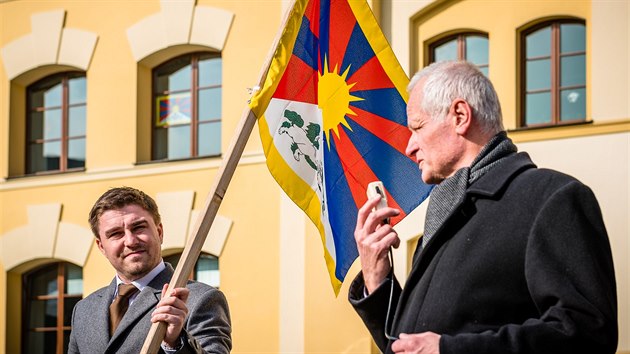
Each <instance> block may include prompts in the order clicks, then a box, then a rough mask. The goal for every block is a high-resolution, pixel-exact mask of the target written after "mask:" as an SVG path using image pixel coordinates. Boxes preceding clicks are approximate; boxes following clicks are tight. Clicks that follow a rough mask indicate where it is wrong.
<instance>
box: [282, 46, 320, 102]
mask: <svg viewBox="0 0 630 354" xmlns="http://www.w3.org/2000/svg"><path fill="white" fill-rule="evenodd" d="M273 97H274V98H281V99H285V100H289V101H298V102H305V103H312V104H316V103H317V72H316V71H315V70H313V68H311V67H310V66H309V65H308V64H306V63H305V62H304V61H303V60H302V59H300V58H298V57H297V56H295V55H291V59H290V60H289V64H288V65H287V68H286V70H285V72H284V74H283V75H282V79H281V80H280V82H279V83H278V88H277V89H276V92H274V94H273Z"/></svg>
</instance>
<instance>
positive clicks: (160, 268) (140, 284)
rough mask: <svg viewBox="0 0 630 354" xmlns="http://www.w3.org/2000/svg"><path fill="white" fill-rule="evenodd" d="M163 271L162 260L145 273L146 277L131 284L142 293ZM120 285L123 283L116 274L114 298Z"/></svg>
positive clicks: (164, 266)
mask: <svg viewBox="0 0 630 354" xmlns="http://www.w3.org/2000/svg"><path fill="white" fill-rule="evenodd" d="M164 269H166V265H165V264H164V260H162V261H160V263H159V264H158V265H157V266H155V268H153V269H152V270H151V271H150V272H149V273H147V275H145V276H143V277H142V278H140V279H136V280H134V281H132V282H131V284H133V285H134V286H135V287H136V288H138V290H140V291H142V290H143V289H144V288H145V287H146V286H147V285H149V283H150V282H151V280H153V278H155V277H156V276H157V275H158V274H160V273H161V272H162V271H163V270H164ZM121 283H124V282H123V281H122V280H121V279H120V277H119V276H118V274H116V291H115V292H114V297H115V296H116V295H117V294H118V285H120V284H121Z"/></svg>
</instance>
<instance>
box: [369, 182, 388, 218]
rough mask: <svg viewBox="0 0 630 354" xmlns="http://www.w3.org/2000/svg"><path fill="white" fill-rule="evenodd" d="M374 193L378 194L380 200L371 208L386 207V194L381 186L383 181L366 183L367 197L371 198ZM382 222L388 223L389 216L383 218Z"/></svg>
mask: <svg viewBox="0 0 630 354" xmlns="http://www.w3.org/2000/svg"><path fill="white" fill-rule="evenodd" d="M375 195H378V196H380V197H381V200H380V201H379V202H378V204H376V206H375V207H374V209H373V210H374V211H375V210H377V209H380V208H385V207H387V194H386V193H385V187H383V182H381V181H374V182H370V183H369V184H368V187H367V197H368V198H369V199H371V198H372V197H374V196H375ZM384 223H385V224H389V218H387V219H385V220H384Z"/></svg>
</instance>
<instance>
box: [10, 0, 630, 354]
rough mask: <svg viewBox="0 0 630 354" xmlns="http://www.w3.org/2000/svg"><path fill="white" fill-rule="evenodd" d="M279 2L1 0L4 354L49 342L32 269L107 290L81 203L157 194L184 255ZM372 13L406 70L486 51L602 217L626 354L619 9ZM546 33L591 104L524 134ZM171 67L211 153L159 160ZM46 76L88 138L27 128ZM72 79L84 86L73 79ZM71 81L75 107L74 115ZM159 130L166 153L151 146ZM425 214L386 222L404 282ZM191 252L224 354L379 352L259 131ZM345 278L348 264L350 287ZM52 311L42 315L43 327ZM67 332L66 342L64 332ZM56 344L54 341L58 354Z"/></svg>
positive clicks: (548, 152)
mask: <svg viewBox="0 0 630 354" xmlns="http://www.w3.org/2000/svg"><path fill="white" fill-rule="evenodd" d="M288 3H289V1H282V0H270V1H257V0H239V1H234V0H232V1H228V0H198V1H193V0H182V1H177V2H175V1H167V0H161V1H160V0H150V1H125V2H118V1H98V2H93V1H87V0H86V1H54V0H52V1H40V2H32V1H21V0H15V1H0V315H1V316H0V354H2V353H7V354H10V353H11V354H12V353H29V351H28V350H27V349H26V346H27V345H28V338H30V337H28V336H27V332H28V331H29V330H30V329H29V328H32V327H33V326H35V327H41V328H43V327H48V325H47V324H45V323H44V324H38V323H31V322H33V321H32V319H31V317H29V316H30V314H31V313H32V311H33V309H32V308H31V307H32V304H34V303H35V302H34V300H33V296H30V295H29V294H31V291H35V289H30V287H34V288H37V286H32V285H29V284H31V283H29V279H31V277H34V275H35V274H39V273H37V272H40V271H42V270H46V269H57V268H54V267H56V265H57V264H67V265H69V266H68V268H67V269H80V275H78V276H77V275H76V274H75V275H74V277H73V278H72V279H70V278H71V276H70V275H69V274H70V273H68V272H67V271H66V273H63V272H62V273H60V277H61V278H64V277H66V278H67V279H66V281H65V282H62V283H63V284H64V286H66V287H67V289H66V291H68V289H72V291H75V292H78V295H80V296H83V297H85V296H87V295H88V294H90V293H91V292H93V291H95V290H96V289H98V288H100V287H102V286H105V285H107V284H108V283H109V282H110V281H111V278H112V277H113V275H114V272H113V269H112V268H111V266H110V265H109V263H108V262H107V260H106V259H105V258H104V257H103V256H102V255H101V254H100V252H99V251H98V249H97V248H96V247H95V246H94V237H93V236H92V234H91V232H90V230H89V225H88V222H87V213H88V211H89V210H90V208H91V206H92V204H93V203H94V201H95V200H96V198H98V196H100V195H101V194H102V193H103V192H104V191H105V190H107V189H108V188H110V187H115V186H122V185H129V186H134V187H137V188H140V189H142V190H144V191H145V192H147V193H148V194H150V195H152V196H153V197H155V198H156V200H157V202H158V205H159V207H160V210H161V213H162V217H163V223H164V230H165V241H164V245H163V253H164V255H165V256H169V255H172V254H176V253H178V252H181V250H182V248H183V247H184V245H185V242H186V239H187V237H188V235H189V234H190V233H191V231H192V228H193V225H194V221H195V220H196V218H197V216H198V214H199V211H200V210H201V209H202V208H203V206H204V204H205V201H206V196H207V194H208V192H209V189H210V186H211V185H212V183H213V181H214V178H215V177H216V174H217V172H218V170H219V168H220V166H221V164H222V162H223V158H224V157H225V156H224V154H225V153H226V152H227V150H228V146H229V144H230V140H231V139H232V137H233V135H234V132H235V130H236V128H237V126H238V123H239V120H240V117H241V115H242V112H243V110H244V109H245V108H246V106H247V100H248V98H249V91H248V89H250V88H251V87H253V86H255V85H256V84H257V82H258V78H259V74H260V71H261V68H262V66H263V63H264V61H265V58H266V57H267V54H268V52H269V50H270V46H271V44H272V41H273V39H274V37H275V36H276V33H277V32H278V30H279V26H280V23H281V20H282V16H283V13H284V11H285V10H286V8H287V7H288V5H289V4H288ZM369 3H370V5H371V6H372V7H373V9H374V12H375V14H376V15H377V18H378V19H379V21H380V23H381V25H382V28H383V31H384V33H385V35H386V37H387V38H388V39H389V40H390V43H391V44H392V48H393V49H394V52H395V53H396V55H397V57H398V59H399V61H400V62H401V64H402V66H403V68H404V69H405V70H406V71H407V72H408V73H413V72H414V71H416V70H418V69H419V68H421V67H423V66H424V65H426V64H428V63H429V62H430V60H432V55H433V54H432V53H433V51H434V48H435V47H434V46H433V44H435V43H441V41H444V40H448V39H449V38H455V37H453V36H457V35H458V34H469V33H474V34H478V35H481V36H482V37H483V38H486V39H487V48H488V49H487V58H488V59H487V68H488V76H489V77H490V79H491V80H492V81H493V83H494V84H495V87H496V88H497V91H498V93H499V97H500V100H501V103H502V107H503V114H504V124H505V126H506V129H508V133H509V135H510V136H511V137H512V138H513V139H514V141H515V142H516V143H517V145H518V146H519V149H521V150H525V151H528V152H530V154H531V155H532V158H533V159H534V161H535V162H537V164H538V165H539V166H541V167H549V168H554V169H558V170H561V171H563V172H566V173H569V174H572V175H574V176H576V177H577V178H578V179H580V180H582V181H583V182H584V183H586V184H587V185H589V186H590V187H591V188H592V189H593V190H594V192H595V194H596V196H597V197H598V200H599V201H600V204H601V207H602V210H603V213H604V220H605V222H606V226H607V228H608V232H609V237H610V239H611V245H612V248H613V256H614V261H615V266H616V272H617V286H618V294H617V295H618V299H619V324H620V341H619V348H618V350H619V351H620V352H630V302H629V300H628V299H630V278H629V277H630V275H629V274H630V272H628V271H627V270H628V269H630V261H629V260H628V258H627V257H624V256H625V254H627V252H628V251H630V224H629V221H628V220H629V218H628V215H630V206H629V204H630V187H629V185H630V177H629V176H630V165H629V161H630V49H629V43H630V5H629V3H628V1H598V0H593V1H584V2H574V1H570V0H562V1H560V0H558V1H549V2H539V1H505V2H494V1H492V2H491V1H475V0H446V1H444V0H436V1H397V0H392V1H378V0H373V1H369ZM556 20H557V21H560V22H562V21H564V20H570V21H574V22H575V23H579V24H581V25H582V26H583V28H584V29H585V54H583V55H584V57H585V84H584V85H582V86H584V87H583V88H580V89H583V90H584V91H580V92H586V97H587V99H586V102H585V106H584V107H585V108H584V109H585V114H586V116H585V117H584V119H583V122H581V123H580V124H555V125H549V126H540V127H535V128H528V127H524V126H523V121H522V112H523V111H524V106H526V104H525V103H524V102H523V99H522V95H521V87H522V86H523V82H522V81H523V80H524V79H523V76H522V75H521V72H522V71H523V64H522V63H523V61H522V60H521V59H520V58H521V55H522V52H523V50H524V49H523V47H522V45H520V43H521V38H522V37H523V35H524V34H526V33H528V32H527V31H528V29H530V28H534V27H536V26H539V25H545V24H546V23H552V22H553V21H556ZM550 21H551V22H550ZM181 58H186V60H189V59H190V60H191V62H190V63H191V64H190V68H191V70H193V71H194V70H199V72H201V71H203V70H205V69H203V68H210V69H208V70H210V71H209V72H212V73H213V74H212V75H214V76H212V77H213V78H214V79H212V80H214V81H212V80H211V81H212V82H211V83H209V84H208V85H207V86H204V85H203V84H202V82H203V80H201V79H200V82H196V81H194V80H193V81H194V82H193V83H192V85H193V86H195V85H196V86H195V87H198V92H199V94H200V95H201V94H205V93H208V94H209V95H210V96H211V97H212V99H214V101H212V102H213V103H214V104H215V106H213V107H211V108H207V109H208V110H209V112H214V113H211V114H210V115H211V116H212V117H211V119H207V120H204V119H205V118H203V117H202V115H203V114H202V112H204V111H203V110H204V109H206V108H203V107H201V106H199V107H197V106H195V105H194V101H193V106H194V107H197V108H194V109H192V110H194V111H195V112H192V113H191V114H192V115H198V116H199V117H198V118H196V119H197V121H196V122H197V123H196V124H197V125H196V126H195V125H194V124H193V123H191V124H189V126H190V127H191V128H190V129H192V131H193V133H194V129H198V130H199V131H201V130H202V129H205V128H204V127H206V126H208V127H209V126H211V124H215V125H212V126H211V127H213V128H210V129H212V131H213V133H212V134H214V135H212V136H213V140H212V144H210V145H207V144H206V141H205V140H204V139H201V138H195V137H196V136H199V135H194V134H192V135H189V136H190V137H191V138H190V139H191V141H194V143H191V147H190V149H188V148H186V149H183V150H182V149H179V148H178V147H177V146H175V145H172V144H171V145H169V144H170V143H169V141H174V140H175V137H176V136H177V134H178V133H177V132H176V131H175V130H174V129H172V130H170V129H171V128H168V129H169V131H168V133H164V131H163V130H161V129H164V128H165V127H166V125H164V124H162V123H160V119H162V118H164V119H171V118H172V119H175V118H177V117H175V116H173V117H170V116H169V117H162V116H161V115H160V112H161V110H160V105H159V103H161V102H163V101H161V97H163V96H160V92H161V91H160V89H159V87H160V85H161V84H160V82H162V81H160V80H162V79H163V78H167V79H169V80H170V81H169V83H168V84H167V86H168V85H170V86H168V87H169V90H170V91H169V95H171V97H180V98H182V97H183V98H182V100H180V101H177V100H175V101H172V102H174V103H172V102H171V101H169V103H168V104H180V106H181V107H182V108H181V110H184V109H186V108H185V106H186V105H187V104H190V102H189V101H188V99H189V96H185V95H183V96H182V94H181V93H178V92H179V91H176V90H175V89H174V88H173V87H174V86H176V84H177V82H176V81H177V79H176V77H175V76H176V75H175V74H173V73H174V71H173V70H172V69H171V67H172V66H174V67H177V68H179V67H181V66H178V65H180V64H179V63H180V59H181ZM213 63H214V64H213ZM217 63H220V64H217ZM206 64H207V66H204V65H206ZM215 64H217V65H218V66H217V65H215ZM213 65H215V66H213ZM184 67H188V66H186V65H185V66H184ZM213 68H214V69H213ZM216 68H219V69H218V71H217V70H215V69H216ZM212 70H214V71H212ZM65 73H71V75H70V76H63V75H65ZM160 73H165V74H164V75H163V76H160V75H161V74H160ZM60 75H61V76H60ZM73 75H75V76H73ZM76 75H79V76H76ZM217 75H218V76H217ZM58 77H60V78H61V79H60V80H61V81H59V82H60V85H61V84H63V85H62V86H60V87H67V89H65V90H66V91H63V92H66V93H65V94H64V95H66V96H62V97H70V101H69V102H70V103H69V104H68V107H67V108H68V113H67V116H68V117H73V116H72V114H73V113H72V112H77V111H78V112H83V113H78V114H79V117H82V120H79V121H80V123H72V124H70V123H67V124H66V125H62V129H61V132H59V135H60V136H62V138H59V139H57V138H54V137H53V138H51V137H50V136H47V134H52V135H54V134H55V132H50V131H46V130H44V131H42V132H39V131H37V129H35V128H33V127H38V125H37V124H39V123H37V120H36V119H38V118H37V117H39V116H38V114H39V113H40V112H42V111H47V110H49V108H50V107H48V106H46V105H45V104H39V103H37V102H39V101H38V100H37V97H39V96H38V94H39V93H40V92H46V89H47V88H48V86H46V85H47V84H46V80H47V78H58ZM76 77H79V81H73V80H75V79H76ZM200 77H201V76H200ZM217 78H218V79H217ZM55 80H56V79H55ZM64 80H66V81H64ZM55 82H56V81H55ZM65 82H68V85H67V86H64V85H65V84H64V83H65ZM72 82H75V83H78V85H79V92H83V93H84V94H83V95H81V94H79V97H80V98H79V99H78V101H76V102H75V103H72V97H75V96H73V95H74V93H73V92H76V91H73V87H74V86H72ZM582 86H580V87H582ZM75 88H76V87H75ZM204 90H205V91H204ZM212 90H214V91H212ZM209 92H214V94H210V93H209ZM176 95H179V96H176ZM212 95H214V96H212ZM191 97H192V96H191ZM191 100H192V99H191ZM217 102H218V103H217ZM38 104H39V105H38ZM164 104H166V103H164ZM217 105H218V107H219V108H216V107H217ZM62 107H63V105H62ZM73 108H74V111H73ZM53 109H56V108H54V107H53ZM216 112H218V116H217V113H216ZM212 114H214V115H212ZM64 117H66V116H64ZM193 122H195V121H193ZM73 124H75V125H73ZM204 124H206V125H204ZM40 125H41V124H40ZM184 125H185V124H184ZM73 130H78V132H76V131H75V132H74V133H73ZM37 134H39V136H36V135H37ZM73 134H74V135H73ZM164 134H167V136H168V137H169V139H170V140H168V139H167V140H160V139H164ZM52 135H51V136H52ZM63 137H65V140H64V138H63ZM56 139H57V140H56ZM57 141H60V142H61V143H60V144H61V146H62V149H64V148H65V149H66V150H63V152H62V153H60V154H57V155H55V153H54V152H51V151H52V150H51V151H47V150H46V149H47V148H45V147H42V146H49V147H50V146H54V143H55V142H57ZM157 141H163V143H160V144H158V143H156V142H157ZM46 144H48V145H46ZM73 144H74V145H73ZM204 144H205V145H204ZM38 149H39V150H38ZM50 149H52V147H50ZM204 149H207V150H204ZM182 154H183V155H182ZM50 156H57V157H58V158H59V159H58V160H59V161H57V160H55V159H53V160H54V161H53V168H52V171H50V170H47V169H48V168H49V167H50V166H49V165H47V164H49V163H50V161H51V160H50ZM64 158H65V160H64ZM56 163H58V166H57V165H55V164H56ZM425 204H426V203H425ZM425 204H423V205H421V206H420V207H419V208H418V209H417V210H416V211H414V212H413V213H412V215H411V216H410V217H408V218H406V219H405V220H404V221H403V222H402V223H401V224H399V225H398V226H397V229H398V231H399V234H400V237H401V238H402V239H403V241H405V242H402V245H401V247H400V248H399V249H398V250H396V253H395V255H394V257H395V258H396V261H397V263H396V264H397V265H401V266H398V267H397V269H396V271H397V275H398V277H399V278H400V279H404V278H405V275H406V273H407V271H408V269H409V262H408V255H409V254H410V253H411V252H413V248H414V247H415V246H414V245H415V242H414V241H415V240H416V239H417V237H418V235H419V234H420V232H421V230H422V229H423V219H424V212H425V211H426V209H425V208H426V205H425ZM203 252H204V253H205V254H206V255H208V256H210V257H213V259H216V260H218V262H217V263H218V269H214V273H213V274H214V278H213V279H214V280H213V281H215V284H216V285H218V286H219V287H220V289H221V290H222V291H223V292H224V293H225V295H226V297H227V299H228V303H229V305H230V310H231V316H232V325H233V343H234V350H233V352H234V353H301V352H305V353H376V352H378V350H376V349H375V347H374V345H373V344H372V342H371V339H370V337H369V334H368V332H367V330H366V329H365V328H364V327H363V324H362V323H361V321H360V319H359V318H358V316H357V315H356V314H355V313H354V311H353V309H352V308H351V306H350V305H349V303H348V302H347V299H346V296H347V290H348V283H349V281H346V283H345V284H344V285H343V287H342V289H341V292H340V295H339V297H338V298H336V297H335V296H334V293H333V291H332V288H331V286H330V283H329V277H328V274H327V270H326V266H325V263H324V259H323V249H322V245H321V241H320V237H319V235H318V233H317V230H316V229H315V228H314V227H313V225H312V224H310V222H309V221H308V219H306V218H305V216H304V214H303V213H302V212H301V211H300V210H299V209H297V207H296V206H295V205H294V204H293V203H292V202H291V201H290V200H288V198H287V197H286V196H285V195H284V193H283V192H282V191H281V190H280V188H279V187H278V185H277V184H276V183H275V181H274V180H273V179H272V178H271V175H270V174H269V172H268V170H267V167H266V165H265V158H264V154H263V152H262V147H261V144H260V139H259V137H258V133H257V127H255V128H254V131H253V133H252V135H251V137H250V139H249V141H248V143H247V145H246V147H245V151H244V153H243V156H242V158H241V160H240V162H239V164H238V167H237V168H236V172H235V174H234V177H233V178H232V181H231V183H230V185H229V188H228V190H227V193H226V196H225V198H224V200H223V202H222V205H221V208H220V209H219V212H218V216H217V219H216V220H215V223H214V224H213V227H212V229H211V231H210V233H209V236H208V239H207V241H206V243H205V244H204V247H203ZM71 267H74V268H71ZM76 267H78V268H76ZM60 269H61V268H60ZM64 269H66V268H64ZM357 272H358V266H357V264H356V262H355V265H354V266H353V267H352V268H351V269H350V272H349V273H348V277H349V279H351V278H352V277H353V276H354V275H355V274H356V273H357ZM33 279H38V278H33ZM35 285H36V284H35ZM48 290H50V289H48ZM56 291H58V292H60V293H63V291H61V289H56ZM72 291H71V293H70V294H69V295H72V296H75V297H76V295H77V294H74V293H72ZM49 293H50V294H51V295H48V296H49V297H46V296H43V297H39V298H38V300H37V301H44V302H45V303H46V304H49V303H51V302H52V301H53V300H54V301H57V300H58V299H59V295H60V294H56V293H55V291H52V292H51V291H49ZM72 296H70V298H72ZM46 301H48V302H46ZM68 303H69V304H71V303H72V302H71V301H69V302H68ZM46 306H49V305H45V306H44V307H42V310H41V311H48V309H49V307H46ZM68 307H69V306H68ZM57 308H59V307H58V306H57ZM29 311H31V312H29ZM65 311H70V310H69V309H66V310H65ZM53 317H54V316H53ZM57 317H60V318H63V317H64V314H63V313H59V314H57ZM29 321H30V322H29ZM27 322H28V323H27ZM62 322H63V321H61V322H60V323H61V324H59V325H58V327H60V328H61V329H63V326H67V325H69V324H66V323H65V322H63V323H62ZM55 326H56V324H54V323H53V324H52V325H50V327H55ZM59 333H61V337H58V338H57V341H56V343H58V342H59V341H63V331H61V332H59ZM57 348H58V347H57ZM58 350H60V351H63V348H62V349H58ZM46 352H54V351H46Z"/></svg>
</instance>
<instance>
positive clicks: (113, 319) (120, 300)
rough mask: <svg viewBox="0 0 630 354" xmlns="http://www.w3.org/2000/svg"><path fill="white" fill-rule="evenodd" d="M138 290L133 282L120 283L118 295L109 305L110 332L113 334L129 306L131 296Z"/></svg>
mask: <svg viewBox="0 0 630 354" xmlns="http://www.w3.org/2000/svg"><path fill="white" fill-rule="evenodd" d="M137 292H138V288H136V287H135V286H134V285H133V284H120V285H119V286H118V295H116V298H115V299H114V302H112V304H111V305H109V320H110V321H109V334H110V335H113V334H114V331H116V327H118V324H119V323H120V320H122V318H123V316H124V315H125V312H127V308H129V298H130V297H131V296H132V295H133V294H135V293H137Z"/></svg>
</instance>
